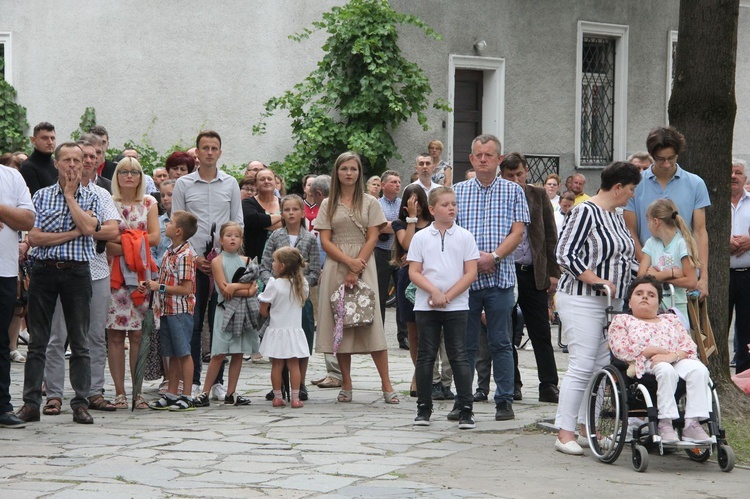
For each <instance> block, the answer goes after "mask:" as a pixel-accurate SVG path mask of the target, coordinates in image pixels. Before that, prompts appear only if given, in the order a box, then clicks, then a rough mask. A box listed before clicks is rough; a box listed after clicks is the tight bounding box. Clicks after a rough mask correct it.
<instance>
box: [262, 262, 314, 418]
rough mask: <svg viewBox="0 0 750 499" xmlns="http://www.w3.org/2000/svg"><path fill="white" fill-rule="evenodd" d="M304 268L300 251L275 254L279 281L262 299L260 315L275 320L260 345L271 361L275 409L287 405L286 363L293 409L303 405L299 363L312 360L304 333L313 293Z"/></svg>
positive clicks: (268, 287) (271, 281) (270, 282)
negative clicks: (305, 309) (283, 376)
mask: <svg viewBox="0 0 750 499" xmlns="http://www.w3.org/2000/svg"><path fill="white" fill-rule="evenodd" d="M304 267H305V261H304V260H303V259H302V255H301V254H300V252H299V250H298V249H297V248H290V247H284V248H279V249H277V250H276V251H275V252H274V253H273V273H274V274H275V275H276V276H277V278H273V277H272V278H270V279H269V280H268V284H266V289H265V290H263V293H261V294H260V296H259V297H258V300H259V301H260V314H261V315H263V316H269V315H270V317H271V321H270V323H269V325H268V329H266V333H265V335H264V336H263V342H262V343H261V344H260V353H262V354H263V355H264V356H266V357H268V358H270V359H271V385H272V386H273V395H274V398H273V406H274V407H283V406H284V405H286V402H284V399H283V398H282V396H281V373H282V370H283V369H284V363H285V362H286V366H287V368H288V369H289V382H290V384H291V386H292V390H291V392H292V408H295V409H296V408H298V407H302V405H303V404H302V401H300V398H299V386H300V371H299V359H306V358H307V357H309V356H310V348H309V347H308V346H307V339H306V338H305V331H304V330H303V329H302V307H303V306H304V304H305V301H306V300H307V296H308V292H309V288H308V285H307V281H306V280H305V278H304V277H303V276H302V269H303V268H304ZM295 387H296V388H297V389H295Z"/></svg>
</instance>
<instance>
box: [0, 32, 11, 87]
mask: <svg viewBox="0 0 750 499" xmlns="http://www.w3.org/2000/svg"><path fill="white" fill-rule="evenodd" d="M11 62H12V60H11V52H10V33H2V32H0V78H1V79H3V80H5V81H7V82H8V83H10V84H11V85H13V78H12V74H11V68H12V67H13V65H12V64H11Z"/></svg>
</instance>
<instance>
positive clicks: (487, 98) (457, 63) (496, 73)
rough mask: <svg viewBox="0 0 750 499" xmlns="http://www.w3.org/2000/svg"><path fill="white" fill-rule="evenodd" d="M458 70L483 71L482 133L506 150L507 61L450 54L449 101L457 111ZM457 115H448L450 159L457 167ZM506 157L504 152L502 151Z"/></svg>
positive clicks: (448, 156) (448, 155)
mask: <svg viewBox="0 0 750 499" xmlns="http://www.w3.org/2000/svg"><path fill="white" fill-rule="evenodd" d="M456 69H473V70H477V71H482V72H483V74H484V81H483V82H482V84H483V86H484V89H483V94H482V95H483V96H482V132H483V133H491V134H493V135H495V136H496V137H497V138H498V139H500V144H501V145H503V147H504V146H505V140H504V139H505V137H504V133H505V126H504V123H505V59H501V58H494V57H477V56H470V55H457V54H450V56H449V58H448V101H449V102H450V106H451V108H453V107H455V99H456ZM453 129H454V123H453V113H452V112H451V113H450V114H449V115H448V137H447V142H448V151H447V153H448V154H447V159H448V162H449V163H450V164H453ZM500 152H501V153H502V151H500Z"/></svg>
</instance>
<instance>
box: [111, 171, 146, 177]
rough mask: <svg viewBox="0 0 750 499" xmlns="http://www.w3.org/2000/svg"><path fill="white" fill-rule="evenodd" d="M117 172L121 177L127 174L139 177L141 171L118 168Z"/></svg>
mask: <svg viewBox="0 0 750 499" xmlns="http://www.w3.org/2000/svg"><path fill="white" fill-rule="evenodd" d="M117 174H118V175H119V176H121V177H127V176H128V175H132V176H133V177H140V176H141V171H140V170H120V171H119V172H117Z"/></svg>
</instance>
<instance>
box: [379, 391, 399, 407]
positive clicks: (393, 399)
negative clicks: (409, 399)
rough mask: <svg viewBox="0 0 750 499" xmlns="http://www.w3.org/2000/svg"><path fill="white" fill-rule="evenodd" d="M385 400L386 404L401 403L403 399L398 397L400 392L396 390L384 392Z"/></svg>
mask: <svg viewBox="0 0 750 499" xmlns="http://www.w3.org/2000/svg"><path fill="white" fill-rule="evenodd" d="M383 400H385V403H386V404H400V403H401V401H400V400H399V399H398V393H396V392H383Z"/></svg>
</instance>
